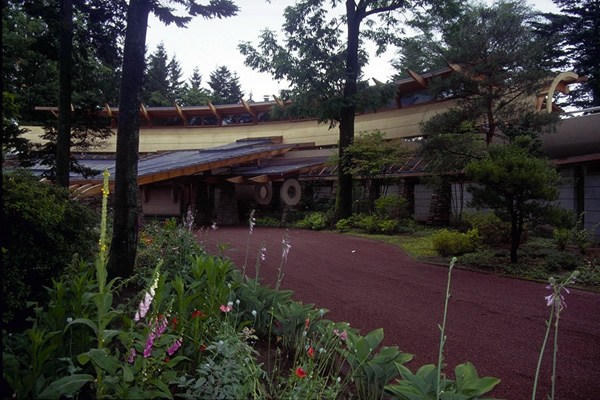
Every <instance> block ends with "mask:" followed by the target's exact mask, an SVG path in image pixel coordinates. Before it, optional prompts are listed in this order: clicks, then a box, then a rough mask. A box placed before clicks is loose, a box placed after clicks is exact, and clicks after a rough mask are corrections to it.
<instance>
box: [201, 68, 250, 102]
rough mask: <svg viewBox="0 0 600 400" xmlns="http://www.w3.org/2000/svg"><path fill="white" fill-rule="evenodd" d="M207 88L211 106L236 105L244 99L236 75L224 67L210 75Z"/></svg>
mask: <svg viewBox="0 0 600 400" xmlns="http://www.w3.org/2000/svg"><path fill="white" fill-rule="evenodd" d="M208 86H210V88H211V89H212V93H211V97H212V102H213V104H236V103H239V102H240V100H241V99H242V97H244V92H242V89H241V87H240V83H239V78H238V76H237V74H236V73H235V72H233V73H232V72H231V71H230V70H229V68H227V67H226V66H224V65H223V66H220V67H218V68H217V69H216V70H214V71H213V72H211V73H210V80H209V81H208Z"/></svg>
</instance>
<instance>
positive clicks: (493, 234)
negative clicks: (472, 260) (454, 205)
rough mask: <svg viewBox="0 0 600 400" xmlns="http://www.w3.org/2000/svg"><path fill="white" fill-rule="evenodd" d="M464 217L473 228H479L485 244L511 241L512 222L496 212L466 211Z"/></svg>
mask: <svg viewBox="0 0 600 400" xmlns="http://www.w3.org/2000/svg"><path fill="white" fill-rule="evenodd" d="M463 219H464V220H465V221H466V222H467V223H468V224H469V225H470V227H471V228H473V229H477V232H479V235H480V237H481V240H482V241H483V243H485V244H491V245H493V244H498V243H510V224H509V223H508V222H506V221H502V220H501V219H500V218H498V216H497V215H496V214H494V213H486V212H466V213H464V214H463Z"/></svg>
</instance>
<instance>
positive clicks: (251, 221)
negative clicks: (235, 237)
mask: <svg viewBox="0 0 600 400" xmlns="http://www.w3.org/2000/svg"><path fill="white" fill-rule="evenodd" d="M254 211H255V210H252V211H251V212H250V218H248V226H249V228H250V229H249V232H248V240H247V241H246V258H245V259H244V265H243V266H242V279H244V278H245V277H246V266H247V265H248V255H249V254H250V239H251V238H252V232H253V231H254V225H256V218H255V217H254Z"/></svg>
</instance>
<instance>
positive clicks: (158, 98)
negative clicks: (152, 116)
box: [142, 42, 171, 106]
mask: <svg viewBox="0 0 600 400" xmlns="http://www.w3.org/2000/svg"><path fill="white" fill-rule="evenodd" d="M168 58H169V56H168V54H167V51H166V50H165V45H164V43H162V42H161V43H159V44H158V46H156V50H155V51H154V53H152V54H151V55H150V56H149V57H148V61H147V63H148V67H147V68H146V79H145V81H144V94H143V97H142V99H143V102H144V103H145V104H146V105H148V106H169V105H171V102H170V101H169V66H168Z"/></svg>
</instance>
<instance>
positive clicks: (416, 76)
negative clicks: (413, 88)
mask: <svg viewBox="0 0 600 400" xmlns="http://www.w3.org/2000/svg"><path fill="white" fill-rule="evenodd" d="M406 72H407V73H408V75H410V77H411V78H412V79H413V80H414V81H415V82H417V83H418V84H419V86H421V87H423V88H426V87H427V82H426V81H425V78H423V77H422V76H421V75H419V74H417V73H416V72H415V71H413V70H410V69H408V68H407V69H406Z"/></svg>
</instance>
